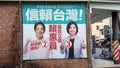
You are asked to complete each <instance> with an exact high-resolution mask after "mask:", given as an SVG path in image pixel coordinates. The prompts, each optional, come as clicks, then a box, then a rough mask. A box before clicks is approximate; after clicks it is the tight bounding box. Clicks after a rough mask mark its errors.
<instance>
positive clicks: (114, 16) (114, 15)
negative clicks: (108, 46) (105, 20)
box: [112, 12, 120, 64]
mask: <svg viewBox="0 0 120 68" xmlns="http://www.w3.org/2000/svg"><path fill="white" fill-rule="evenodd" d="M118 24H119V17H118V12H112V28H113V49H114V50H113V53H114V58H113V60H114V64H119V63H120V62H119V54H118V53H119V51H118V47H119V25H118Z"/></svg>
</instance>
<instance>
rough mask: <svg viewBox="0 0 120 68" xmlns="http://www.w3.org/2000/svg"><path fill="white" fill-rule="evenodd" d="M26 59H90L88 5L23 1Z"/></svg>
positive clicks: (24, 57)
mask: <svg viewBox="0 0 120 68" xmlns="http://www.w3.org/2000/svg"><path fill="white" fill-rule="evenodd" d="M22 19H23V60H34V59H54V58H55V59H56V58H87V45H86V5H85V4H82V3H61V4H60V3H56V4H48V3H23V4H22Z"/></svg>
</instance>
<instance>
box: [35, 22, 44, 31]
mask: <svg viewBox="0 0 120 68" xmlns="http://www.w3.org/2000/svg"><path fill="white" fill-rule="evenodd" d="M39 24H40V25H42V26H43V29H44V32H45V25H44V23H43V22H37V23H35V25H34V30H36V27H37V25H39Z"/></svg>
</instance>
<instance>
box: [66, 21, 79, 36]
mask: <svg viewBox="0 0 120 68" xmlns="http://www.w3.org/2000/svg"><path fill="white" fill-rule="evenodd" d="M72 24H74V25H75V27H76V33H75V34H77V33H78V26H77V24H76V22H69V23H68V24H67V28H66V30H67V32H68V34H70V32H69V29H70V26H71V25H72Z"/></svg>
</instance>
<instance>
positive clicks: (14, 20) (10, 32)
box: [0, 2, 20, 68]
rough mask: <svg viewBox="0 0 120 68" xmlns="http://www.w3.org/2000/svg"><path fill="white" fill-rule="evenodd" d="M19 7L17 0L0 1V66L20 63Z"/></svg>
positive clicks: (11, 67) (15, 65) (1, 67)
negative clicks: (15, 0)
mask: <svg viewBox="0 0 120 68" xmlns="http://www.w3.org/2000/svg"><path fill="white" fill-rule="evenodd" d="M19 8H20V7H19V2H0V68H17V67H19V64H20V63H19V62H20V28H19V26H20V18H19V16H20V11H19Z"/></svg>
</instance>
